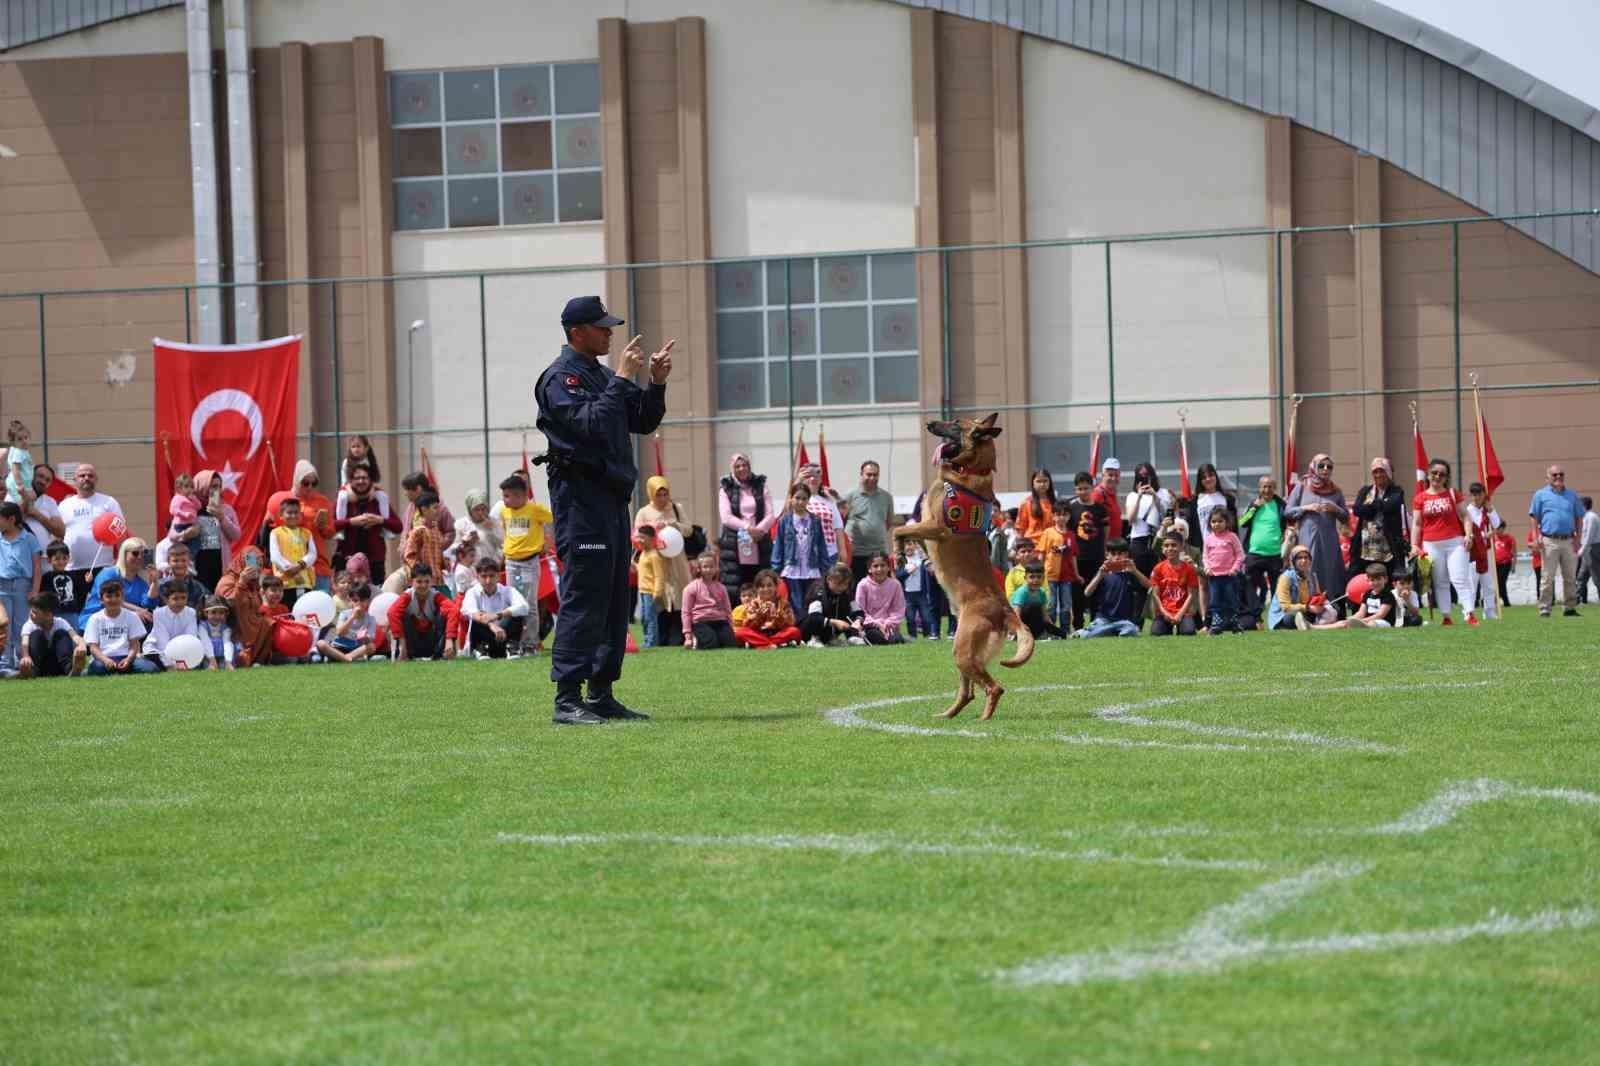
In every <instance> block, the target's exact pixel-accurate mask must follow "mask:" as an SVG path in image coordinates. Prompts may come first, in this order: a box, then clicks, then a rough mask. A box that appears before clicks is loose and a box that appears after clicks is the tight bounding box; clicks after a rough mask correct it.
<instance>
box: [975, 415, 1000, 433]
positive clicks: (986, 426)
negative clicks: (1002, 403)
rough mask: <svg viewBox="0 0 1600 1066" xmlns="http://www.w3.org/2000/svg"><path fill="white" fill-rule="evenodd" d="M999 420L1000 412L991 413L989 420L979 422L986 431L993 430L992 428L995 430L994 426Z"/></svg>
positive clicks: (982, 419) (981, 419)
mask: <svg viewBox="0 0 1600 1066" xmlns="http://www.w3.org/2000/svg"><path fill="white" fill-rule="evenodd" d="M999 420H1000V412H999V411H991V412H990V413H989V416H988V417H987V418H980V419H979V420H978V425H980V426H982V427H983V428H984V429H992V428H994V424H995V423H996V422H998V421H999Z"/></svg>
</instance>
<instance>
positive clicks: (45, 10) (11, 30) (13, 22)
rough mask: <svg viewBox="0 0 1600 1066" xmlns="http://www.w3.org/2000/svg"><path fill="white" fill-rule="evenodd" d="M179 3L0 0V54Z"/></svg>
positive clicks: (159, 0) (161, 0) (154, 0)
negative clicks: (35, 42)
mask: <svg viewBox="0 0 1600 1066" xmlns="http://www.w3.org/2000/svg"><path fill="white" fill-rule="evenodd" d="M182 6H183V0H0V52H4V51H7V50H9V49H12V48H20V47H21V46H23V45H25V44H32V43H33V42H34V41H44V40H48V39H49V38H51V37H60V36H61V35H62V34H66V33H75V32H76V31H78V30H83V29H88V28H89V27H90V26H98V25H100V24H101V23H102V22H112V21H114V20H116V19H121V18H128V17H129V16H131V15H142V14H144V13H145V12H146V11H157V10H159V9H161V8H164V7H182Z"/></svg>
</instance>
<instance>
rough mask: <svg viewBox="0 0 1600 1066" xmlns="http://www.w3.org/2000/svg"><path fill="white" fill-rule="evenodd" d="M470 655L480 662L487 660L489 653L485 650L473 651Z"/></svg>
mask: <svg viewBox="0 0 1600 1066" xmlns="http://www.w3.org/2000/svg"><path fill="white" fill-rule="evenodd" d="M472 657H473V658H474V659H477V660H479V661H480V662H482V661H487V660H488V658H489V653H488V652H486V651H475V652H473V653H472Z"/></svg>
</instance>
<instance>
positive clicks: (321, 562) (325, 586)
mask: <svg viewBox="0 0 1600 1066" xmlns="http://www.w3.org/2000/svg"><path fill="white" fill-rule="evenodd" d="M321 483H322V477H321V475H319V474H318V473H317V468H316V467H314V466H312V465H311V463H310V462H309V461H308V460H305V459H302V460H300V461H299V462H298V463H295V464H294V494H295V496H296V497H297V498H298V499H299V500H300V524H301V525H303V526H305V527H306V528H307V529H309V530H311V536H312V538H313V539H314V540H315V541H316V545H317V561H316V566H315V570H316V575H317V588H318V589H320V590H321V591H323V592H328V591H330V590H332V588H333V549H334V535H335V531H334V528H333V510H334V508H333V501H332V500H330V499H328V497H326V496H324V495H323V494H322V493H321V492H319V491H318V488H317V487H318V486H319V485H320V484H321ZM273 514H277V512H276V511H274V512H273Z"/></svg>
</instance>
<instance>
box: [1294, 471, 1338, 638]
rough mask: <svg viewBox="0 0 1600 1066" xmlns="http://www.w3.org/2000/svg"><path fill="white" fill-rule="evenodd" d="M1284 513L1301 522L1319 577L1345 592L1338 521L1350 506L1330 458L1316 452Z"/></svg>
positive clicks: (1302, 537)
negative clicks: (1335, 476) (1338, 483)
mask: <svg viewBox="0 0 1600 1066" xmlns="http://www.w3.org/2000/svg"><path fill="white" fill-rule="evenodd" d="M1283 516H1284V518H1286V519H1288V520H1289V521H1291V522H1297V523H1299V526H1298V536H1299V542H1300V543H1301V544H1303V545H1305V546H1306V547H1307V548H1308V549H1310V551H1311V568H1312V570H1313V571H1315V573H1316V575H1317V581H1318V582H1319V583H1320V584H1321V586H1322V587H1323V588H1324V589H1327V590H1329V591H1330V592H1331V593H1333V594H1342V593H1341V592H1340V591H1339V590H1343V588H1344V553H1343V552H1342V551H1341V550H1340V547H1339V525H1340V523H1342V522H1344V521H1345V520H1346V519H1348V518H1349V517H1350V509H1349V507H1347V506H1346V504H1345V500H1344V493H1343V492H1342V491H1340V489H1339V486H1338V485H1336V484H1334V482H1333V460H1332V459H1331V458H1329V457H1328V456H1326V455H1317V456H1316V457H1315V458H1313V459H1312V460H1311V468H1310V469H1309V470H1308V471H1306V476H1305V478H1304V479H1302V480H1301V482H1300V483H1299V484H1298V485H1296V486H1295V487H1294V491H1293V492H1291V493H1289V499H1288V501H1287V506H1286V507H1285V508H1284V512H1283ZM1340 613H1341V615H1342V614H1343V612H1342V611H1341V612H1340Z"/></svg>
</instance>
